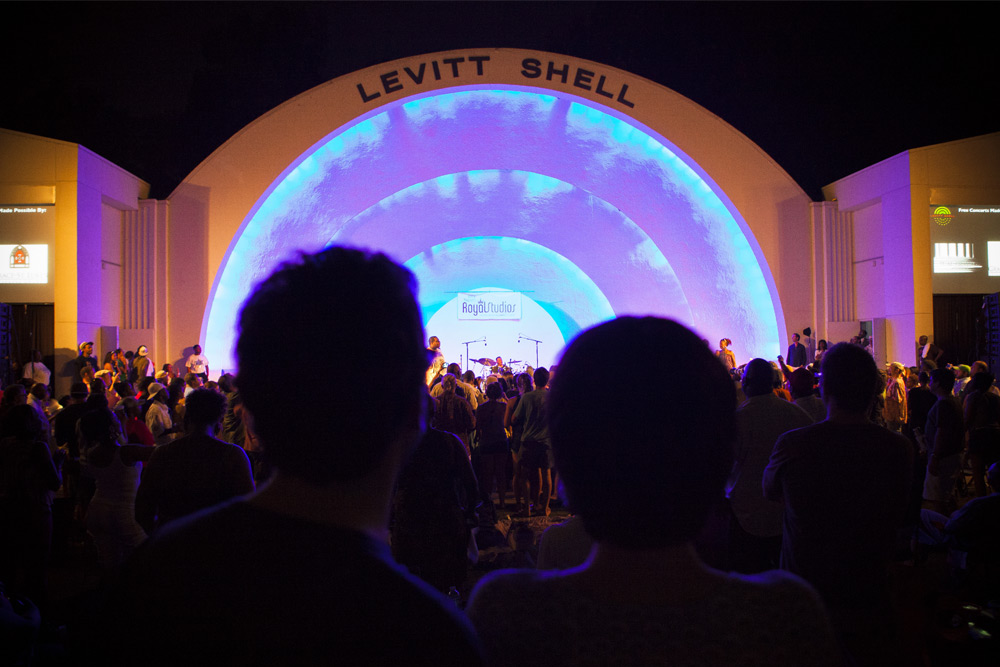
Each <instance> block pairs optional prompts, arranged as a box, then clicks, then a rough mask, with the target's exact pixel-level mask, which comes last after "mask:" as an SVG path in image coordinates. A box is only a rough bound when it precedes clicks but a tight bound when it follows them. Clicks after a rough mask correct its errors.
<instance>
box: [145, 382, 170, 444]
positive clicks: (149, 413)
mask: <svg viewBox="0 0 1000 667" xmlns="http://www.w3.org/2000/svg"><path fill="white" fill-rule="evenodd" d="M148 391H149V400H147V401H146V404H147V407H146V426H147V427H149V430H150V432H151V433H152V434H153V438H154V439H155V440H156V444H158V445H162V444H163V443H165V442H169V441H170V439H171V436H172V435H173V432H174V422H173V420H172V419H171V418H170V410H169V409H168V408H167V388H166V387H164V386H163V385H162V384H160V383H159V382H153V383H152V384H150V385H149V389H148Z"/></svg>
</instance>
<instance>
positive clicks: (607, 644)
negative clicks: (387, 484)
mask: <svg viewBox="0 0 1000 667" xmlns="http://www.w3.org/2000/svg"><path fill="white" fill-rule="evenodd" d="M621 350H629V353H630V354H635V355H637V358H641V359H643V360H646V362H647V363H648V364H649V366H648V367H647V368H646V371H647V372H644V373H642V374H640V375H638V376H636V377H635V378H633V379H632V381H630V382H621V369H620V368H618V367H617V366H616V365H615V364H609V363H608V359H612V358H614V357H615V355H616V354H620V352H621ZM664 378H673V379H672V380H670V381H664ZM735 403H736V396H735V388H734V387H733V383H732V381H731V380H730V379H729V374H728V373H727V372H726V368H725V366H723V365H722V364H720V363H719V361H718V359H716V358H715V356H714V355H713V354H712V352H711V351H710V350H709V348H708V347H707V346H706V345H705V344H704V343H702V342H701V340H700V339H699V338H698V337H697V336H695V335H694V334H693V333H692V332H690V331H688V330H687V329H685V328H684V327H683V326H681V325H679V324H677V323H676V322H671V321H669V320H662V319H657V318H642V319H637V318H631V317H622V318H618V319H616V320H612V321H611V322H608V323H605V324H602V325H600V326H598V327H595V328H593V329H590V330H588V331H586V332H584V333H582V334H581V335H580V336H579V337H577V338H576V339H575V340H574V341H573V342H572V343H571V344H570V346H569V348H568V349H567V350H566V353H565V354H564V356H563V358H562V361H561V362H560V364H559V381H558V382H557V383H555V385H554V386H553V388H552V391H551V393H550V395H549V398H548V401H547V411H548V417H549V434H550V436H551V439H552V448H553V452H554V454H555V463H556V469H557V470H558V471H559V476H560V478H561V479H562V483H563V486H564V489H565V493H566V498H567V500H568V501H569V504H570V506H571V507H573V508H574V510H575V511H576V512H577V514H578V515H579V516H580V518H581V519H582V521H583V524H584V528H585V529H586V531H587V532H588V533H589V534H590V536H591V537H592V538H593V539H594V541H595V545H594V547H593V550H592V551H591V553H590V557H589V558H588V559H587V560H586V561H585V562H584V563H583V565H581V566H579V567H577V568H574V569H570V570H559V571H547V572H540V571H524V570H519V571H515V570H511V571H506V572H499V573H494V574H491V575H487V577H486V578H484V579H483V580H482V581H481V582H480V583H479V585H478V586H477V587H476V589H475V590H474V591H473V593H472V599H471V600H470V602H469V607H468V613H469V616H470V618H471V619H472V621H473V623H474V624H475V625H476V628H477V629H478V630H479V633H480V637H481V638H482V640H483V644H484V646H485V648H486V652H487V658H488V661H489V662H490V664H493V665H510V666H513V665H546V666H548V667H552V666H553V665H579V664H587V665H602V664H615V665H651V664H678V665H725V666H727V667H728V666H729V665H768V666H776V665H834V664H840V663H839V653H838V650H837V647H836V645H835V643H834V639H833V632H832V629H831V628H830V626H829V622H828V621H827V618H826V614H825V612H824V610H823V608H822V605H821V604H820V601H819V599H818V597H817V596H816V593H815V592H814V591H813V590H811V589H810V588H809V587H808V586H807V585H806V584H805V583H803V582H802V581H801V580H800V579H799V578H798V577H796V576H794V575H791V574H789V573H787V572H781V571H770V572H767V573H764V574H759V575H755V576H742V575H736V574H724V573H722V572H718V571H716V570H713V569H711V568H709V567H708V566H706V565H705V564H704V563H702V562H701V561H700V560H699V558H698V556H697V555H696V553H695V550H694V547H693V546H692V542H693V540H694V538H695V537H696V536H697V535H698V534H699V533H700V532H701V530H702V528H703V526H704V524H705V522H706V520H707V517H708V515H709V511H710V508H711V507H712V506H713V505H714V504H716V503H717V502H718V501H719V498H720V497H721V495H722V493H723V487H724V485H725V482H726V477H727V476H728V474H729V471H730V469H731V468H732V463H733V442H734V440H735V438H736V419H735V414H734V407H735ZM796 409H797V408H796Z"/></svg>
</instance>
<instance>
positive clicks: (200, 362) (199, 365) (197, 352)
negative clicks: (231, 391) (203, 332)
mask: <svg viewBox="0 0 1000 667" xmlns="http://www.w3.org/2000/svg"><path fill="white" fill-rule="evenodd" d="M184 365H185V366H186V367H187V372H188V373H194V374H195V375H197V376H199V377H200V378H201V381H202V382H208V357H206V356H205V355H204V354H202V353H201V345H198V344H197V343H196V344H195V346H194V353H193V354H192V355H191V356H189V357H188V358H187V362H186V363H185V364H184Z"/></svg>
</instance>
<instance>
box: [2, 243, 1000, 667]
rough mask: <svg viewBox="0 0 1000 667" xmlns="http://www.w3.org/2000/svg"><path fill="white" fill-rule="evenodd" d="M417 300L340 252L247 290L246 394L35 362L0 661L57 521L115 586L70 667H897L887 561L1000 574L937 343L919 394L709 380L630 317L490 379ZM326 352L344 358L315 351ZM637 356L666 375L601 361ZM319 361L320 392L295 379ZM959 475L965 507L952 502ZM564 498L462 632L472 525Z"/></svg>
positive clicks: (974, 412) (841, 358)
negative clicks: (939, 560)
mask: <svg viewBox="0 0 1000 667" xmlns="http://www.w3.org/2000/svg"><path fill="white" fill-rule="evenodd" d="M415 292H416V285H415V281H414V278H413V276H412V274H410V273H409V271H407V270H406V269H405V268H403V267H401V266H399V265H398V264H396V263H394V262H392V261H391V260H389V259H388V258H387V257H385V256H383V255H380V254H373V253H369V252H366V251H360V250H352V249H346V248H339V247H332V248H329V249H327V250H325V251H323V252H320V253H317V254H315V255H302V256H301V257H300V258H299V259H298V260H297V261H294V262H289V263H286V264H284V265H282V266H281V267H280V268H279V269H278V270H277V271H276V272H275V273H274V274H272V275H271V276H270V277H269V278H267V279H266V280H264V281H263V282H262V283H261V284H259V285H257V287H256V289H255V290H254V292H253V293H252V294H251V296H250V297H249V298H248V300H247V302H246V303H245V304H244V307H243V309H242V311H241V314H240V318H239V322H238V331H239V335H238V342H237V346H236V357H237V359H238V364H239V376H238V378H234V377H232V376H230V375H223V376H221V377H220V378H219V380H218V381H217V382H206V380H207V373H208V361H207V359H204V355H202V354H201V350H200V348H199V347H197V346H196V347H195V354H194V355H192V357H195V358H193V359H189V364H188V366H189V372H188V374H187V376H186V377H185V378H178V377H171V375H170V372H171V371H169V370H167V369H165V368H164V369H161V371H159V372H158V373H150V369H151V367H152V362H151V361H150V360H149V355H148V350H147V349H146V348H145V347H140V348H139V350H137V352H136V354H134V355H131V356H130V355H127V354H123V353H122V352H121V351H120V350H115V351H113V352H111V353H109V354H108V355H107V356H106V359H105V363H104V364H103V365H102V368H100V369H97V362H96V359H95V358H94V357H93V344H92V343H84V344H81V346H80V356H79V361H78V364H79V373H80V377H79V380H78V381H77V382H75V383H74V384H73V387H72V390H71V392H70V394H69V396H67V397H65V398H64V399H63V400H61V401H60V402H58V403H57V402H53V401H52V400H51V399H50V398H49V397H48V395H47V393H46V392H45V391H41V390H39V391H36V388H37V387H38V386H39V385H41V386H43V387H44V386H45V383H43V382H41V381H40V376H41V374H40V372H39V369H37V368H35V367H32V366H31V365H30V364H29V365H28V367H26V368H25V374H26V378H28V380H29V382H28V384H31V387H30V391H25V388H24V386H22V385H15V386H12V387H9V388H8V389H7V390H5V392H4V396H3V402H2V403H3V404H2V406H0V531H2V533H0V540H2V541H0V555H2V557H3V560H2V562H0V565H2V569H0V581H2V582H3V583H4V585H5V587H6V592H5V593H4V594H3V595H0V628H2V633H3V636H4V638H5V639H7V638H9V639H10V641H6V642H4V643H3V644H2V646H3V648H0V651H4V652H5V653H4V655H3V656H2V657H3V658H4V659H7V658H9V657H13V658H14V659H18V658H19V657H20V658H21V659H24V657H23V656H24V654H19V653H18V651H21V650H26V647H30V645H31V639H32V636H31V635H30V629H31V627H32V625H31V623H30V622H26V620H25V619H29V620H30V617H31V613H30V610H31V609H36V610H37V608H41V611H42V614H43V615H44V613H45V612H46V602H47V600H46V592H45V590H46V582H45V566H46V559H47V554H48V551H49V548H50V542H51V539H52V506H53V499H54V498H55V497H57V496H58V497H59V498H60V499H62V501H63V503H64V504H66V505H68V506H70V507H72V508H73V515H74V521H75V522H76V523H77V524H78V525H81V526H85V527H86V530H87V531H88V533H89V535H90V539H92V541H93V543H94V544H95V545H96V547H97V551H98V555H99V559H100V563H101V566H102V567H103V568H105V572H106V576H105V577H104V579H103V581H102V585H101V590H100V595H99V596H96V597H95V599H94V602H93V605H94V606H93V607H92V608H91V609H89V610H88V613H86V614H81V617H80V618H79V619H75V621H76V623H77V624H78V627H77V628H76V631H75V632H74V633H71V634H72V636H73V638H74V639H73V641H71V642H70V644H71V645H70V646H68V650H69V651H70V653H71V655H72V659H73V660H75V661H98V660H99V661H102V662H105V663H107V664H153V665H156V664H164V665H165V664H178V663H191V662H195V663H212V664H224V665H237V664H238V665H255V664H260V665H263V664H275V663H277V664H285V663H297V664H317V663H320V662H324V663H325V662H329V661H331V660H335V661H345V662H350V663H364V664H390V663H410V662H419V663H428V664H447V665H451V664H461V665H478V664H490V665H509V664H519V663H520V664H535V663H541V664H546V665H559V664H565V665H576V664H582V663H587V664H612V663H614V664H630V665H645V664H668V663H669V664H690V665H695V664H698V665H704V664H708V665H722V664H750V665H752V664H760V665H769V666H772V665H842V664H862V665H892V664H904V662H903V661H904V658H903V656H906V655H908V654H907V652H906V651H904V650H902V646H901V642H902V635H901V632H900V627H899V623H898V619H897V618H896V616H895V612H894V610H893V608H892V607H893V601H892V582H891V577H890V564H891V562H892V561H893V559H903V560H905V559H910V560H914V561H916V560H918V558H919V555H920V553H922V550H926V549H933V548H951V549H952V550H954V551H955V552H960V553H961V554H962V555H963V556H962V558H961V559H960V567H961V568H962V569H963V570H964V571H967V572H970V573H972V572H973V570H974V569H975V566H976V563H977V559H978V562H985V561H987V560H988V559H994V560H993V561H991V563H992V565H993V566H994V567H995V565H996V560H995V559H996V557H997V545H996V537H995V534H996V528H995V526H996V525H1000V524H998V522H997V519H998V512H997V510H998V505H997V498H1000V495H998V494H997V493H993V494H987V486H986V484H987V469H989V471H990V472H989V476H990V477H989V478H990V480H991V481H993V482H996V481H997V480H998V479H1000V468H998V464H996V463H995V461H996V458H997V457H996V447H997V445H998V443H1000V392H998V391H997V389H996V388H995V387H994V385H993V379H994V378H993V376H992V375H991V374H990V372H989V369H988V367H985V364H982V363H981V362H977V364H974V365H973V366H972V367H970V368H969V369H968V371H967V372H966V373H967V375H968V377H969V380H968V381H967V382H966V383H961V384H960V385H959V386H956V385H957V384H958V383H956V379H955V376H956V373H955V371H953V370H952V369H951V368H947V367H942V368H937V367H936V364H937V361H938V360H936V359H935V358H934V355H935V354H936V351H935V350H934V349H933V348H932V346H930V344H928V343H927V342H926V341H924V343H923V346H922V347H921V348H920V349H919V352H920V363H921V364H923V367H922V368H920V367H918V368H917V369H916V372H913V370H912V369H908V368H906V367H905V366H903V365H902V364H892V365H890V366H889V367H888V368H886V369H884V370H883V369H879V368H878V367H877V366H876V364H875V361H874V360H873V358H872V356H871V354H870V353H869V352H868V351H867V350H866V349H865V347H864V342H863V341H855V342H854V343H839V344H836V345H830V346H827V344H826V342H825V341H822V340H821V341H819V342H818V343H813V342H812V338H813V337H812V332H811V331H809V330H804V331H803V332H802V333H803V334H804V336H805V339H806V340H805V343H803V342H802V340H801V337H800V336H799V334H798V333H796V334H795V335H794V336H793V338H792V342H791V343H792V344H791V345H790V346H789V350H788V353H787V355H783V356H779V357H778V359H777V360H776V361H775V362H770V361H767V360H764V359H753V360H750V361H749V362H747V363H746V364H743V365H742V366H737V364H736V357H735V354H734V351H733V350H732V349H731V345H732V342H731V341H730V340H729V339H723V340H722V341H721V342H720V349H719V350H718V351H717V352H716V353H715V354H713V352H712V350H711V348H709V347H708V346H707V345H706V344H705V341H703V340H701V339H699V338H698V337H696V335H695V334H694V333H692V332H691V331H690V330H689V329H687V328H685V327H684V326H682V325H680V324H678V323H676V322H672V321H669V320H664V319H659V318H654V317H643V318H636V317H620V318H617V319H615V320H612V321H610V322H607V323H604V324H601V325H598V326H596V327H594V328H592V329H589V330H587V331H585V332H583V333H582V334H580V335H579V336H577V337H576V338H575V339H574V340H573V341H572V342H571V343H570V344H569V346H568V347H567V349H566V350H565V352H564V354H563V356H562V358H561V360H560V363H559V365H558V367H552V368H551V369H546V368H537V369H532V372H531V373H521V374H518V375H517V376H514V375H512V374H510V373H509V372H504V369H503V366H502V364H499V363H498V367H497V372H496V373H493V374H491V375H489V376H488V377H485V378H477V377H475V375H474V374H472V373H462V370H461V368H460V367H459V366H457V365H455V364H451V365H449V364H447V363H446V361H445V358H444V354H443V353H442V351H441V341H440V340H439V339H438V338H437V337H434V336H432V337H431V338H430V339H429V343H428V344H427V346H426V347H425V345H424V338H423V336H424V334H423V327H422V323H421V317H420V310H419V308H418V306H417V303H416V300H415ZM318 294H322V298H320V299H317V295H318ZM319 332H322V333H321V334H320V333H319ZM319 336H322V337H330V338H332V339H335V340H344V339H350V340H353V341H355V344H353V345H352V349H351V350H350V351H349V353H342V354H329V355H316V354H315V352H314V350H315V349H316V342H317V340H318V337H319ZM274 340H281V341H282V343H283V350H284V352H283V353H282V354H281V355H275V354H273V352H272V348H273V341H274ZM859 343H860V344H859ZM621 349H629V350H630V351H632V352H633V353H634V354H635V355H637V356H639V357H641V358H643V359H644V360H646V362H647V363H648V367H647V368H646V369H645V370H644V371H643V372H642V373H637V374H628V373H623V372H622V369H621V368H619V367H617V366H615V365H614V364H609V363H608V359H610V358H614V357H615V356H616V354H617V352H618V351H619V350H621ZM720 362H721V363H720ZM33 363H34V364H38V363H40V361H35V360H34V355H33ZM307 367H308V368H310V369H311V372H312V373H313V374H315V375H316V376H317V377H322V378H327V379H328V380H329V381H327V382H324V383H323V392H322V395H321V396H312V397H310V396H308V395H304V394H302V393H301V392H299V391H298V390H297V388H295V387H289V385H288V384H287V378H288V372H289V368H307ZM171 370H172V369H171ZM963 372H965V371H962V370H961V368H960V369H959V371H958V373H959V375H961V374H962V373H963ZM159 373H167V375H163V376H159V377H157V376H158V375H159ZM390 373H391V376H392V377H393V382H392V384H391V387H390V385H387V384H386V377H387V376H389V374H390ZM29 374H30V378H29V377H28V376H29ZM202 385H204V386H202ZM390 388H391V391H388V392H387V390H388V389H390ZM28 396H31V397H34V400H32V401H30V404H29V399H28ZM960 399H961V400H962V401H963V402H962V403H960V402H959V400H960ZM966 457H968V466H967V465H966V461H967V458H966ZM991 466H992V467H991ZM967 469H968V470H971V473H970V477H969V478H970V479H971V480H972V482H971V483H970V488H971V493H974V494H976V495H977V496H979V497H977V498H976V499H975V500H972V501H971V502H968V503H966V504H965V505H964V506H963V507H961V508H958V507H955V506H953V503H954V500H955V494H954V489H955V486H956V483H957V482H959V481H961V480H964V479H965V477H964V476H965V475H966V470H967ZM557 489H558V490H561V498H562V499H563V501H564V502H565V503H566V504H567V505H568V507H569V508H570V510H571V511H572V513H573V518H572V519H571V520H570V521H569V522H567V523H565V524H562V525H559V526H553V527H552V528H550V529H549V531H547V532H546V533H545V535H544V536H543V538H542V544H541V546H540V548H539V558H538V563H537V565H538V568H536V569H527V568H522V569H518V570H506V571H499V572H494V573H491V574H488V575H487V576H485V577H484V578H482V579H481V580H480V581H479V582H478V583H477V585H476V586H475V588H474V589H473V590H472V592H471V595H470V596H469V599H468V605H467V606H466V608H465V613H463V612H462V610H461V608H460V607H462V606H463V605H461V604H460V605H456V604H454V602H455V601H460V600H461V593H460V592H459V589H460V588H461V587H462V584H463V583H464V582H465V581H466V580H467V577H468V575H469V564H470V562H473V561H475V559H476V558H477V555H478V548H477V544H476V527H477V526H478V525H479V522H480V521H481V517H482V516H483V514H484V513H486V514H488V515H492V516H496V514H497V513H498V512H503V511H506V510H507V509H508V502H507V501H508V493H511V492H512V496H513V497H512V499H511V500H512V501H513V504H512V505H511V506H510V509H511V510H512V514H513V515H514V517H515V518H517V517H522V518H530V517H539V518H541V517H548V516H549V515H550V513H551V511H552V506H551V503H552V501H553V498H554V497H556V496H557V495H558V494H557ZM994 489H996V487H994ZM494 498H496V501H495V502H494ZM720 518H721V521H722V522H723V523H724V525H725V529H724V530H723V532H724V533H725V539H724V546H723V548H722V549H721V551H720V552H718V553H712V552H711V550H710V549H708V548H706V546H705V542H706V534H707V533H708V531H710V529H711V527H712V525H713V524H714V525H718V523H719V521H720ZM525 526H526V523H525V522H521V523H520V524H518V523H516V522H515V524H514V527H512V529H511V530H512V534H513V535H514V537H515V539H517V540H524V539H525V534H526V535H527V539H528V541H529V542H530V541H531V540H532V539H533V537H532V534H531V532H530V531H527V532H526V531H525V530H524V528H525ZM956 562H959V560H956ZM530 564H531V563H530V562H529V561H527V560H526V561H523V562H522V565H530ZM549 568H551V569H549ZM987 569H988V568H987ZM992 571H993V572H994V573H995V571H996V570H995V569H994V570H992ZM970 576H972V575H970ZM987 585H995V582H989V581H987V582H986V583H985V584H984V589H983V590H984V591H988V594H991V595H993V594H995V593H996V592H997V591H996V589H989V588H986V586H987ZM449 598H450V599H449ZM36 629H37V624H36ZM29 662H30V659H29ZM26 664H27V663H26Z"/></svg>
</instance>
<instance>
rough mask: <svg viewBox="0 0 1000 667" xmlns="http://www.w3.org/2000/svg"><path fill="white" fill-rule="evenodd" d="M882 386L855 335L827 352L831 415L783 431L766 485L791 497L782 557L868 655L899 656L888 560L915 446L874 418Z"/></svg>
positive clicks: (881, 659)
mask: <svg viewBox="0 0 1000 667" xmlns="http://www.w3.org/2000/svg"><path fill="white" fill-rule="evenodd" d="M881 389H882V380H881V378H880V376H879V372H878V368H877V367H876V366H875V360H874V359H872V357H871V355H870V354H868V352H867V351H865V350H864V349H863V348H861V347H859V346H857V345H852V344H850V343H840V344H838V345H834V346H833V347H831V348H830V349H829V351H828V352H827V353H826V354H825V355H823V375H822V378H821V391H822V395H823V401H824V402H825V403H826V408H827V418H826V420H825V421H822V422H819V423H818V424H814V425H812V426H807V427H805V428H800V429H798V430H795V431H791V432H789V433H786V434H784V435H783V436H781V437H780V438H778V442H777V443H776V444H775V446H774V451H773V453H772V454H771V460H770V462H769V463H768V466H767V468H766V470H765V471H764V495H765V496H766V497H767V498H769V499H771V500H774V501H778V502H782V503H784V509H785V512H784V524H783V526H784V532H783V539H782V543H781V567H782V569H785V570H788V571H790V572H794V573H795V574H797V575H799V576H801V577H802V578H803V579H805V580H806V581H808V582H809V583H811V584H812V585H813V586H815V587H816V590H817V591H819V593H820V595H822V596H823V599H824V601H825V602H826V604H827V608H828V609H829V610H830V612H831V616H832V618H833V621H834V625H835V626H836V627H837V629H838V630H839V631H840V635H841V639H842V640H843V641H844V643H845V645H846V646H847V648H848V649H849V650H850V651H851V653H852V654H853V657H854V658H855V659H856V660H857V661H858V662H859V663H860V664H872V665H891V664H896V663H895V662H894V660H896V659H898V658H899V653H898V651H897V650H896V647H895V644H894V642H895V636H894V628H893V627H892V626H893V622H892V614H893V611H892V604H891V591H890V588H889V574H888V568H889V561H890V558H891V556H892V552H893V547H894V545H895V540H896V531H897V529H898V528H899V527H900V526H901V525H902V523H903V519H904V512H905V509H906V505H907V498H908V491H909V487H910V477H911V475H912V471H913V470H912V469H913V458H912V457H913V451H912V446H911V445H910V442H909V441H908V440H907V439H906V438H905V437H903V436H902V435H899V434H896V433H892V432H890V431H889V430H888V429H885V428H883V427H881V426H878V425H876V424H873V423H872V422H871V421H869V419H868V414H869V412H870V410H871V406H872V404H873V403H874V401H875V395H876V393H878V392H880V391H881Z"/></svg>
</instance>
